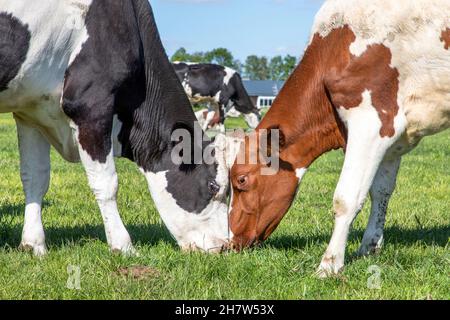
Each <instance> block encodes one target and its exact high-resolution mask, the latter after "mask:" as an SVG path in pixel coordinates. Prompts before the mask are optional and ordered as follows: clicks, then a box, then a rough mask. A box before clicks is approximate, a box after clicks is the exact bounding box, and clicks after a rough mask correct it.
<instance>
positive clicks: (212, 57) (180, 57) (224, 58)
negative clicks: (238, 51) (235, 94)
mask: <svg viewBox="0 0 450 320" xmlns="http://www.w3.org/2000/svg"><path fill="white" fill-rule="evenodd" d="M171 61H172V62H173V61H184V62H196V63H215V64H218V65H221V66H226V67H230V68H233V69H235V70H237V71H238V72H241V70H242V63H241V62H240V61H239V60H237V59H234V57H233V54H232V53H231V52H230V51H229V50H228V49H225V48H217V49H213V50H211V51H207V52H201V51H199V52H194V53H192V54H191V53H189V52H187V50H186V49H185V48H180V49H178V50H177V51H176V52H175V53H174V54H173V56H172V57H171Z"/></svg>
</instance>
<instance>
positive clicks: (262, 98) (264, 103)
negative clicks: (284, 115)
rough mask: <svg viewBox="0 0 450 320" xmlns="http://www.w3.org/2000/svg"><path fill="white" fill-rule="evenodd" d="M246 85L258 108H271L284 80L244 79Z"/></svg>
mask: <svg viewBox="0 0 450 320" xmlns="http://www.w3.org/2000/svg"><path fill="white" fill-rule="evenodd" d="M243 82H244V87H245V89H246V90H247V92H248V95H249V96H250V98H251V99H252V101H253V103H254V105H255V106H256V107H257V108H258V109H264V108H270V107H271V106H272V104H273V101H274V100H275V98H276V96H277V95H278V93H279V92H280V90H281V88H282V87H283V85H284V81H273V80H244V81H243Z"/></svg>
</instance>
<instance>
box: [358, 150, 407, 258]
mask: <svg viewBox="0 0 450 320" xmlns="http://www.w3.org/2000/svg"><path fill="white" fill-rule="evenodd" d="M400 162H401V158H400V157H398V158H395V159H389V160H384V161H383V162H382V163H381V165H380V168H379V169H378V172H377V175H376V176H375V180H374V182H373V184H372V188H371V189H370V198H371V201H372V208H371V213H370V218H369V223H368V225H367V229H366V231H365V232H364V237H363V240H362V242H361V247H360V248H359V251H358V254H359V255H361V256H366V255H369V254H373V253H375V252H377V251H378V250H380V249H381V246H382V244H383V230H384V224H385V222H386V211H387V208H388V205H389V200H390V198H391V195H392V193H393V192H394V189H395V184H396V181H397V173H398V169H399V168H400Z"/></svg>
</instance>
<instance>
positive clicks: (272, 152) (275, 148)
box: [260, 125, 286, 157]
mask: <svg viewBox="0 0 450 320" xmlns="http://www.w3.org/2000/svg"><path fill="white" fill-rule="evenodd" d="M274 142H275V143H277V142H278V143H277V144H276V145H274V144H273V143H274ZM260 146H261V148H262V149H264V146H266V147H265V149H266V150H267V152H266V154H267V156H269V157H272V156H276V154H278V153H279V152H280V151H281V150H283V149H284V148H285V147H286V136H285V134H284V132H283V130H282V129H281V127H280V126H279V125H275V126H271V127H268V128H267V129H266V130H265V131H263V134H262V135H261V141H260Z"/></svg>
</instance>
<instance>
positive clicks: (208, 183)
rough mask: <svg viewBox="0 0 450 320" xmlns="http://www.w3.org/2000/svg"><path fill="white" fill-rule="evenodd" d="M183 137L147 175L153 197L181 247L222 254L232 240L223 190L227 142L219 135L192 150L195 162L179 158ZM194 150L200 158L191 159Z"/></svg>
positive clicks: (226, 176)
mask: <svg viewBox="0 0 450 320" xmlns="http://www.w3.org/2000/svg"><path fill="white" fill-rule="evenodd" d="M200 132H201V131H200ZM181 140H182V139H181ZM181 140H180V142H179V143H176V144H174V146H173V148H172V150H171V152H170V153H168V154H167V155H165V156H164V158H163V161H162V165H161V168H157V169H156V170H154V171H153V172H146V173H145V175H146V177H147V179H148V182H149V186H150V191H151V193H152V197H153V200H154V202H155V205H156V207H157V209H158V211H159V213H160V215H161V217H162V219H163V221H164V223H165V225H166V226H167V228H168V229H169V231H170V233H171V234H172V235H173V237H174V238H175V239H176V241H177V243H178V244H179V245H180V247H181V248H182V249H184V250H189V251H191V250H201V251H206V252H211V253H216V252H220V251H222V249H223V248H224V247H225V246H227V244H228V243H229V241H230V238H231V236H230V233H229V230H230V229H229V220H228V203H227V194H228V191H229V169H230V168H231V165H232V163H233V161H232V160H227V155H228V153H226V149H229V145H230V141H231V140H230V139H227V138H225V137H224V136H222V135H219V136H218V137H217V138H216V139H215V141H212V142H211V141H209V142H203V143H202V147H201V148H197V149H196V150H195V151H193V152H192V154H191V156H192V159H193V160H194V162H195V163H198V164H195V163H192V161H190V160H189V161H188V160H186V161H184V160H183V159H184V156H185V155H186V154H184V153H185V152H186V151H185V150H184V149H183V147H182V145H183V144H182V142H181ZM198 152H203V158H197V159H195V157H196V155H194V153H198ZM236 153H237V151H236V152H235V154H236ZM177 156H180V158H179V159H178V158H177ZM180 161H181V163H180Z"/></svg>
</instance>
